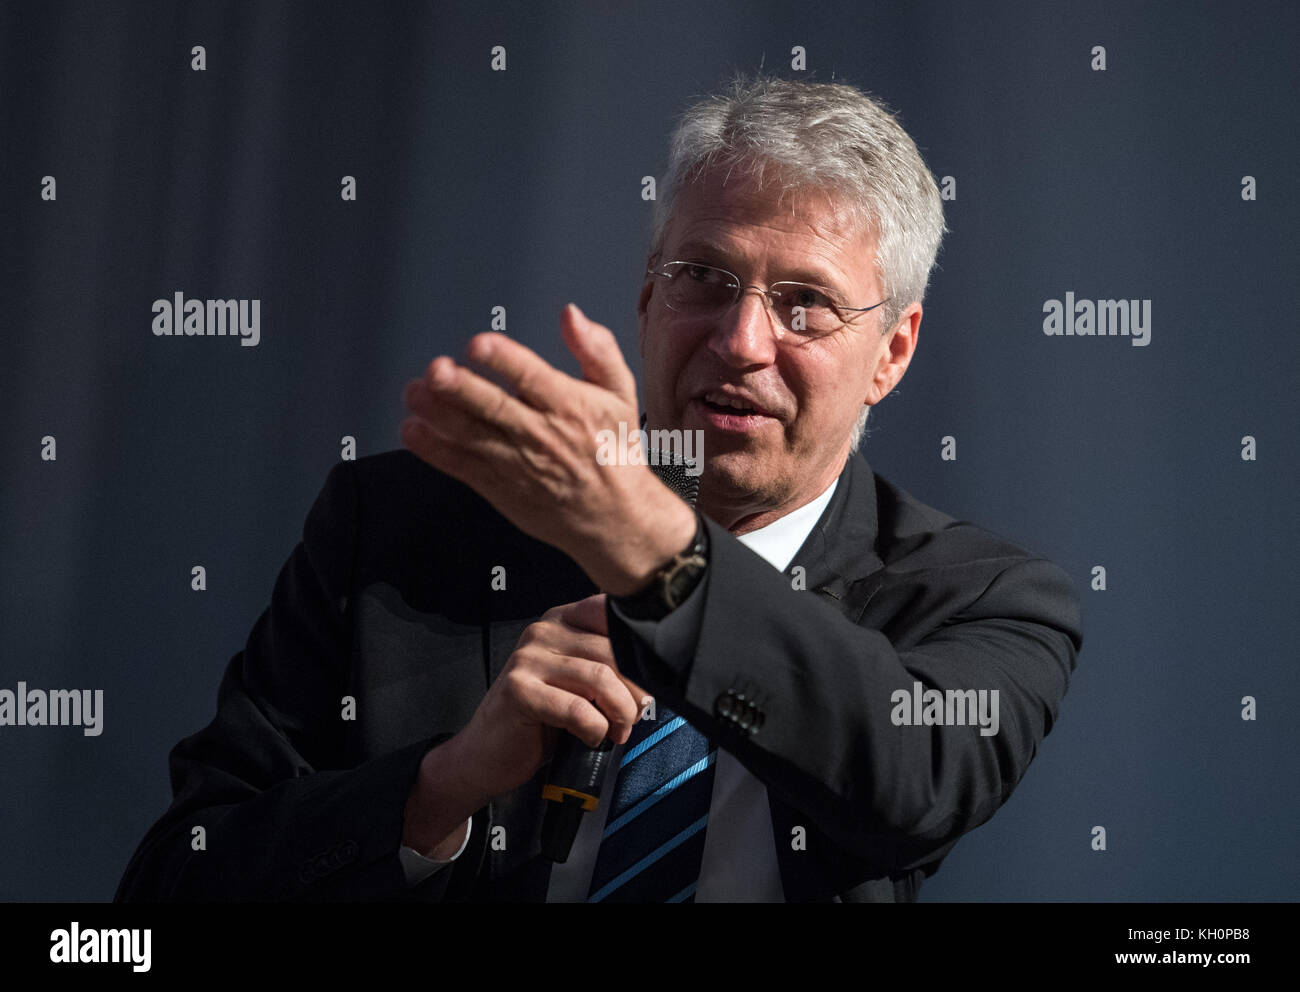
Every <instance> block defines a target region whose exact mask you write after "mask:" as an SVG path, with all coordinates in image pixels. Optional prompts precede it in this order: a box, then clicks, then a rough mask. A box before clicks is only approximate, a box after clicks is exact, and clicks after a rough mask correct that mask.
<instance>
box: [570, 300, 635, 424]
mask: <svg viewBox="0 0 1300 992" xmlns="http://www.w3.org/2000/svg"><path fill="white" fill-rule="evenodd" d="M560 327H561V330H562V333H563V335H564V343H565V344H566V345H567V346H568V348H569V351H571V352H572V353H573V355H574V357H575V358H577V359H578V365H579V366H580V367H581V368H582V377H583V379H585V380H586V381H587V382H590V383H593V384H594V385H597V386H603V387H604V388H605V389H608V390H609V391H610V392H612V393H615V394H617V395H618V396H620V397H622V398H623V399H625V400H626V401H627V402H628V403H629V404H630V405H631V406H636V377H635V376H633V375H632V370H631V369H630V368H628V367H627V362H625V361H624V360H623V352H622V351H620V350H619V347H618V339H616V338H615V337H614V332H613V331H611V330H610V329H609V328H608V327H606V326H605V325H603V324H597V323H596V322H595V321H594V320H590V319H589V318H588V317H587V315H586V314H584V313H583V312H582V311H581V310H579V309H578V307H577V304H574V303H570V304H567V305H566V306H565V308H564V310H563V312H562V313H561V315H560Z"/></svg>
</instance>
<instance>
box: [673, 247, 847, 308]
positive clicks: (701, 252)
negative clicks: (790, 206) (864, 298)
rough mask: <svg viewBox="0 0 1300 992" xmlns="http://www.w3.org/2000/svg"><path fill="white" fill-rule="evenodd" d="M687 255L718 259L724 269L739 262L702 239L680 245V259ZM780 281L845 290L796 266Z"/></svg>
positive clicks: (821, 274)
mask: <svg viewBox="0 0 1300 992" xmlns="http://www.w3.org/2000/svg"><path fill="white" fill-rule="evenodd" d="M687 255H697V256H705V257H707V258H709V259H717V260H718V261H719V262H720V264H721V266H722V267H724V268H725V267H727V266H730V265H735V264H737V263H738V262H739V259H738V258H737V257H736V256H735V255H733V254H732V253H731V252H730V251H729V250H728V249H727V248H726V247H724V246H723V245H720V244H718V243H717V242H716V241H707V240H704V239H701V238H691V239H689V240H687V241H684V242H682V244H680V245H678V247H677V256H678V258H684V257H685V256H687ZM780 281H781V282H806V283H810V284H812V285H815V286H821V287H822V288H824V289H832V290H834V291H835V292H836V293H838V294H840V295H843V293H844V288H843V287H842V286H841V285H840V284H839V282H838V281H837V280H834V279H830V278H828V277H827V275H826V273H825V272H822V271H820V270H818V269H815V268H799V267H798V266H796V267H795V268H794V269H793V270H792V271H790V272H788V273H785V274H783V276H782V278H781V280H780Z"/></svg>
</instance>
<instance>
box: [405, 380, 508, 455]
mask: <svg viewBox="0 0 1300 992" xmlns="http://www.w3.org/2000/svg"><path fill="white" fill-rule="evenodd" d="M402 403H403V405H405V407H406V409H407V410H409V411H410V412H411V413H413V414H414V415H415V416H417V417H419V418H420V419H421V420H424V421H426V422H427V423H428V425H429V427H430V428H431V429H432V430H433V431H434V433H436V434H437V435H439V436H440V437H444V438H447V439H449V440H452V441H457V442H460V443H462V444H463V445H465V446H468V445H469V444H470V443H472V442H473V441H475V440H479V439H489V438H490V439H494V440H497V441H500V442H502V443H505V444H508V445H513V443H514V442H513V440H512V437H511V436H510V435H508V434H506V433H505V432H504V431H502V430H501V429H500V428H498V427H497V426H496V425H495V424H488V423H485V422H484V421H482V420H479V419H477V418H476V417H475V416H474V415H473V414H472V413H470V412H469V411H468V410H466V409H465V408H464V407H462V406H461V405H460V404H459V403H457V402H456V401H455V400H454V399H453V398H452V397H450V396H445V395H442V394H440V393H437V392H435V391H434V390H432V389H430V388H429V386H428V383H427V382H426V381H425V380H423V379H411V380H410V381H409V382H407V384H406V387H405V388H404V389H403V390H402Z"/></svg>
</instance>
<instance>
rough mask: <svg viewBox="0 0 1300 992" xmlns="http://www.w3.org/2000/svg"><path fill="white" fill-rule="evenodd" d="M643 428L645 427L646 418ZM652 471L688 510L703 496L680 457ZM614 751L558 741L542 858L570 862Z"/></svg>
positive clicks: (667, 458)
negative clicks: (580, 830)
mask: <svg viewBox="0 0 1300 992" xmlns="http://www.w3.org/2000/svg"><path fill="white" fill-rule="evenodd" d="M641 423H642V426H644V424H645V420H644V418H643V419H642V421H641ZM670 451H671V449H670ZM650 469H651V471H653V472H654V474H655V475H656V476H658V478H659V481H660V482H662V483H663V484H664V485H666V486H667V487H668V488H669V489H671V490H672V491H673V492H675V493H676V494H677V495H678V496H680V497H681V498H682V499H684V500H685V501H686V502H687V503H688V504H689V505H691V506H694V505H695V503H696V500H698V499H699V497H700V479H699V476H698V475H690V474H688V472H687V464H686V460H685V459H684V458H683V457H682V456H681V454H680V453H678V452H676V451H671V453H669V452H665V451H664V450H658V451H656V452H654V453H653V454H652V456H651V458H650ZM613 749H614V742H613V741H611V740H610V739H609V738H608V737H607V738H605V740H603V741H601V743H600V747H598V748H591V747H587V745H586V744H584V743H583V742H582V741H580V740H578V738H576V737H574V736H573V735H572V734H570V733H563V734H561V735H560V739H559V740H558V741H556V744H555V754H554V756H553V757H552V758H551V770H550V772H549V773H548V775H547V779H546V784H545V785H543V786H542V798H543V799H546V800H549V801H548V803H547V805H546V815H545V816H544V817H543V819H542V853H543V854H545V855H546V856H547V857H548V858H550V859H551V860H552V861H554V862H557V863H559V864H563V863H564V862H566V861H568V860H569V851H570V850H572V848H573V840H574V838H575V837H577V836H578V828H579V827H580V826H581V825H582V814H583V813H586V812H588V811H590V810H593V809H595V808H596V807H597V806H598V805H599V803H600V793H601V789H602V787H603V786H604V784H605V773H606V772H607V771H608V770H609V756H610V754H611V753H612V752H613Z"/></svg>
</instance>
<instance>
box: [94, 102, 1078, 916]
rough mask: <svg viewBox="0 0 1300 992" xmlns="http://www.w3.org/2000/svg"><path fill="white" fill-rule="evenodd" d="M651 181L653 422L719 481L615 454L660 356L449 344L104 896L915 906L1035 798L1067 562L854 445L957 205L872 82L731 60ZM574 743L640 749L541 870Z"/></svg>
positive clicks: (282, 591) (353, 480)
mask: <svg viewBox="0 0 1300 992" xmlns="http://www.w3.org/2000/svg"><path fill="white" fill-rule="evenodd" d="M662 193H663V198H662V200H661V201H660V202H659V203H658V204H657V213H656V218H655V230H654V235H653V244H652V250H651V253H650V257H649V260H648V264H647V273H646V278H645V281H644V284H643V287H642V289H641V293H640V297H639V300H638V328H639V340H640V348H641V354H642V357H643V359H644V376H645V382H644V384H643V386H644V388H643V393H644V397H645V425H646V427H647V428H648V429H650V430H685V431H695V430H698V431H701V432H702V437H703V462H702V474H701V475H700V478H699V482H700V486H699V499H698V503H697V507H696V509H695V510H693V509H691V508H690V507H689V506H688V505H687V504H686V503H685V502H683V501H682V500H681V499H679V498H678V497H677V496H675V495H674V494H673V493H672V492H671V491H670V490H669V489H668V488H667V487H666V486H664V485H663V484H662V483H661V482H659V481H658V479H657V478H656V477H655V475H654V474H653V472H652V471H651V469H650V468H649V467H647V466H646V465H645V464H643V463H641V461H640V460H639V459H637V458H635V457H632V458H620V459H615V460H614V461H613V462H612V463H611V462H610V460H609V459H602V458H598V457H596V450H597V439H598V437H600V436H602V432H609V431H614V432H618V431H619V430H620V425H621V429H622V431H623V433H624V434H626V433H627V432H628V429H629V426H630V428H631V430H632V431H635V429H636V425H637V424H638V422H639V416H638V404H637V395H636V383H635V382H634V380H633V376H632V374H631V372H630V371H629V369H628V367H627V365H626V363H625V362H624V360H623V357H622V355H621V353H620V351H619V348H618V346H617V343H616V340H615V338H614V336H613V334H611V333H610V332H609V331H608V330H607V329H606V328H604V327H602V326H601V325H599V324H596V323H594V322H592V321H590V320H588V319H587V318H586V317H585V316H584V315H583V314H582V313H581V312H580V311H579V310H578V309H577V308H576V307H574V306H569V307H566V308H565V310H564V313H563V315H562V330H563V335H564V340H565V343H566V345H567V346H568V347H569V349H570V350H571V351H572V352H573V354H574V355H575V356H576V357H577V359H578V362H579V365H580V368H581V375H582V378H581V380H578V379H575V378H573V377H570V376H567V375H565V374H563V373H561V372H559V371H557V370H555V369H554V368H552V367H550V366H549V365H547V364H546V363H545V362H543V361H542V360H541V359H540V358H538V357H537V356H536V355H535V354H534V353H532V352H531V351H529V350H528V349H527V348H525V347H523V346H522V345H519V344H517V343H516V342H513V341H511V340H510V339H508V338H506V337H504V336H502V335H498V334H484V335H478V336H477V337H475V338H473V339H472V340H471V341H470V343H469V346H468V350H467V356H468V362H467V363H466V364H463V365H462V364H458V363H456V362H454V361H452V360H451V359H449V358H446V357H440V358H438V359H436V360H435V361H433V362H432V363H431V364H430V366H429V368H428V370H427V372H426V375H425V376H424V377H423V378H422V379H420V380H417V381H414V382H412V383H410V384H408V386H407V389H406V393H405V397H404V398H405V401H406V403H407V406H408V407H409V409H410V411H411V416H410V417H408V418H407V419H406V420H405V421H404V422H403V424H402V440H403V443H404V445H405V446H406V447H407V448H408V449H409V452H410V453H407V452H402V453H396V454H390V455H382V456H377V457H375V458H367V459H362V460H361V461H359V462H356V463H344V464H342V465H340V466H338V467H336V468H335V469H334V470H333V471H332V472H331V473H330V478H329V480H328V481H327V484H326V487H325V490H324V491H323V492H322V494H321V496H320V498H319V499H318V500H317V502H316V504H315V506H314V507H313V508H312V512H311V514H310V515H309V517H308V520H307V525H306V527H305V529H304V535H303V542H302V544H300V545H299V547H298V548H297V549H296V550H295V552H294V554H293V556H292V557H291V558H290V560H289V562H288V564H287V565H286V566H285V569H284V571H283V572H282V574H281V577H280V580H279V582H278V584H277V587H276V591H275V596H274V599H273V602H272V605H271V608H270V609H269V610H268V611H267V613H266V614H264V616H263V617H262V618H261V620H259V622H258V624H257V626H256V627H255V628H254V631H253V633H252V636H251V637H250V639H249V643H248V646H247V647H246V649H245V651H244V652H242V653H241V654H240V655H238V656H236V658H235V659H234V660H233V661H232V663H231V666H230V668H229V669H228V671H227V673H226V676H225V679H224V680H223V683H222V687H221V693H220V699H219V706H218V712H217V717H216V719H215V720H214V721H213V723H212V724H211V725H210V726H209V727H207V728H205V729H204V730H203V731H201V732H200V733H199V734H196V735H195V736H193V737H191V738H188V739H187V740H185V741H182V742H181V743H180V744H178V745H177V747H176V749H175V750H174V751H173V754H172V780H173V788H174V790H175V794H176V798H175V801H174V802H173V804H172V807H171V808H170V809H169V810H168V812H167V814H166V815H165V816H164V817H163V819H162V820H160V821H159V823H158V824H157V825H155V827H154V828H153V829H152V830H151V831H150V834H149V835H148V836H147V837H146V838H145V840H144V842H143V843H142V844H141V846H140V849H139V850H138V851H137V852H136V856H135V858H134V859H133V861H132V863H131V866H130V867H129V868H128V870H127V874H126V876H125V878H124V879H123V882H122V886H121V888H120V889H119V893H118V895H119V898H155V899H156V898H209V899H210V898H257V899H356V898H381V899H520V900H548V901H570V900H584V899H585V900H590V901H606V900H611V901H612V900H619V899H622V900H630V901H642V900H653V901H689V900H692V899H695V900H698V901H719V900H770V901H777V900H785V901H803V900H831V899H836V900H846V901H859V900H867V901H907V900H912V899H915V898H916V894H917V891H918V889H919V886H920V883H921V881H922V879H923V878H924V877H926V876H927V875H929V874H932V873H933V872H934V870H936V869H937V867H938V865H939V863H940V861H941V860H942V858H943V856H944V855H946V854H947V852H948V851H949V850H950V849H951V847H952V845H953V844H954V843H955V842H956V840H957V839H958V838H959V837H960V836H961V835H962V834H963V833H965V832H966V831H967V830H970V829H972V828H973V827H975V826H978V825H979V824H980V823H983V822H984V821H986V820H987V819H988V818H989V817H990V816H992V815H993V813H994V812H995V811H996V810H997V808H998V807H999V806H1000V805H1001V804H1002V802H1004V801H1005V800H1006V798H1007V796H1008V795H1010V793H1011V791H1012V789H1013V788H1014V786H1015V785H1016V784H1017V783H1018V782H1019V780H1020V778H1021V777H1022V776H1023V774H1024V772H1025V769H1026V767H1027V766H1028V763H1029V761H1030V760H1031V759H1032V757H1033V755H1034V753H1035V751H1036V749H1037V746H1038V744H1039V742H1040V741H1041V740H1042V738H1043V736H1045V735H1046V733H1047V732H1048V731H1049V730H1050V728H1051V725H1052V723H1053V722H1054V720H1055V719H1056V716H1057V713H1058V708H1059V704H1060V700H1061V698H1062V696H1063V694H1064V692H1065V689H1066V685H1067V682H1068V678H1069V675H1070V673H1071V672H1072V670H1073V667H1074V664H1075V658H1076V655H1077V651H1078V650H1079V648H1080V646H1081V635H1080V632H1079V621H1078V611H1077V602H1076V598H1075V594H1074V592H1073V589H1072V587H1071V583H1070V581H1069V579H1068V578H1067V577H1066V576H1065V575H1064V573H1062V572H1061V571H1060V570H1059V569H1058V568H1056V567H1055V566H1053V565H1051V564H1050V563H1048V562H1045V561H1043V560H1041V559H1036V558H1033V557H1031V556H1029V555H1027V554H1026V553H1025V552H1023V551H1021V550H1020V549H1018V548H1016V547H1014V546H1013V545H1011V544H1008V543H1007V542H1005V541H1003V540H1001V539H999V538H996V537H994V536H993V535H990V534H988V533H986V532H984V531H981V530H979V529H978V528H976V527H974V526H972V525H970V524H965V523H959V522H957V521H954V520H953V519H952V518H950V517H948V516H946V515H944V514H942V513H940V512H939V511H936V510H933V509H931V508H929V507H926V506H924V505H922V504H921V503H919V502H918V501H916V500H915V499H913V498H912V497H911V496H909V495H908V494H907V493H905V492H904V491H903V490H901V489H899V488H897V487H895V486H893V485H891V484H890V483H889V482H887V481H886V480H884V479H882V478H880V477H879V476H876V475H874V473H873V472H872V471H871V469H870V468H869V467H868V466H867V464H866V463H865V461H863V460H862V459H861V458H860V457H858V456H857V455H856V454H855V452H856V448H857V445H858V441H859V438H860V435H861V431H862V428H863V425H864V422H865V417H866V413H867V411H868V409H869V408H870V407H871V406H872V405H874V404H875V403H878V402H879V401H880V400H882V399H883V398H884V397H885V396H886V395H887V394H888V393H889V392H890V391H891V390H892V389H893V388H894V386H895V385H896V384H897V382H898V381H899V379H901V377H902V375H903V373H904V372H905V371H906V369H907V366H908V364H909V362H910V360H911V357H912V355H913V353H914V350H915V348H916V344H917V340H918V332H919V328H920V323H921V314H922V307H921V300H922V298H923V296H924V291H925V286H926V282H927V279H928V275H929V271H930V268H931V267H932V265H933V261H934V258H935V254H936V252H937V250H938V244H939V240H940V238H941V236H942V232H943V220H942V211H941V204H940V200H939V195H938V191H937V189H936V188H935V184H934V180H933V178H932V177H931V175H930V173H929V171H928V170H927V169H926V167H925V165H924V163H923V162H922V160H921V158H920V155H919V154H918V153H917V151H916V148H915V145H914V144H913V143H912V141H911V139H910V138H908V136H907V135H906V133H905V132H903V130H902V129H901V127H899V125H898V124H897V122H896V121H894V120H893V118H892V117H891V116H889V115H888V113H887V112H886V111H885V110H884V109H883V108H881V107H880V106H879V105H878V104H876V103H875V102H874V101H872V100H870V99H869V98H867V97H865V96H863V95H862V94H861V93H859V92H857V91H856V90H853V89H851V88H850V87H847V86H842V85H825V84H807V83H794V82H785V81H779V80H770V79H757V80H754V81H752V82H746V81H743V80H742V81H738V82H737V83H735V84H734V85H733V86H732V88H731V91H730V92H729V93H727V94H725V95H722V96H719V97H716V98H713V99H710V100H706V101H704V102H703V103H701V104H698V105H696V106H695V107H693V108H691V110H689V111H688V112H687V114H686V115H685V116H684V118H683V120H682V122H681V123H680V125H679V127H678V129H677V131H676V133H675V134H674V138H673V142H672V155H671V159H670V162H669V167H668V173H667V176H666V178H665V182H664V185H663V189H662ZM605 436H609V435H608V434H606V435H605ZM412 454H413V455H415V456H418V457H412ZM539 617H540V619H539ZM926 690H929V692H927V691H926ZM936 698H937V699H938V700H939V702H938V703H935V699H936ZM564 733H569V734H572V735H574V736H576V737H577V738H579V739H580V740H581V741H582V742H584V743H585V744H586V745H587V746H588V747H592V748H596V747H599V746H602V744H603V743H604V742H606V741H608V742H610V743H612V744H613V745H614V751H613V753H612V755H611V758H610V764H611V765H612V766H613V768H614V769H615V770H614V771H611V773H610V774H609V776H608V778H607V780H606V783H605V788H604V793H603V796H602V802H601V804H600V805H599V806H598V807H597V808H596V810H595V811H593V812H589V813H587V814H586V815H585V818H584V821H583V824H582V827H581V830H580V831H579V834H578V837H577V840H576V842H575V845H574V852H573V854H572V855H571V856H570V857H569V859H568V860H567V861H565V862H564V863H563V864H561V865H558V866H553V865H552V862H551V861H550V860H549V859H547V858H546V857H544V856H542V854H541V853H540V840H539V835H540V829H541V828H540V825H541V821H542V817H543V810H544V808H545V806H546V805H547V804H546V803H545V802H544V801H543V800H542V799H541V796H542V792H543V786H544V785H546V784H547V783H546V780H547V777H548V764H549V758H550V756H551V754H552V753H553V751H554V748H555V746H556V741H557V739H558V736H559V735H560V734H564ZM552 794H554V793H552ZM196 838H201V840H196Z"/></svg>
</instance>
